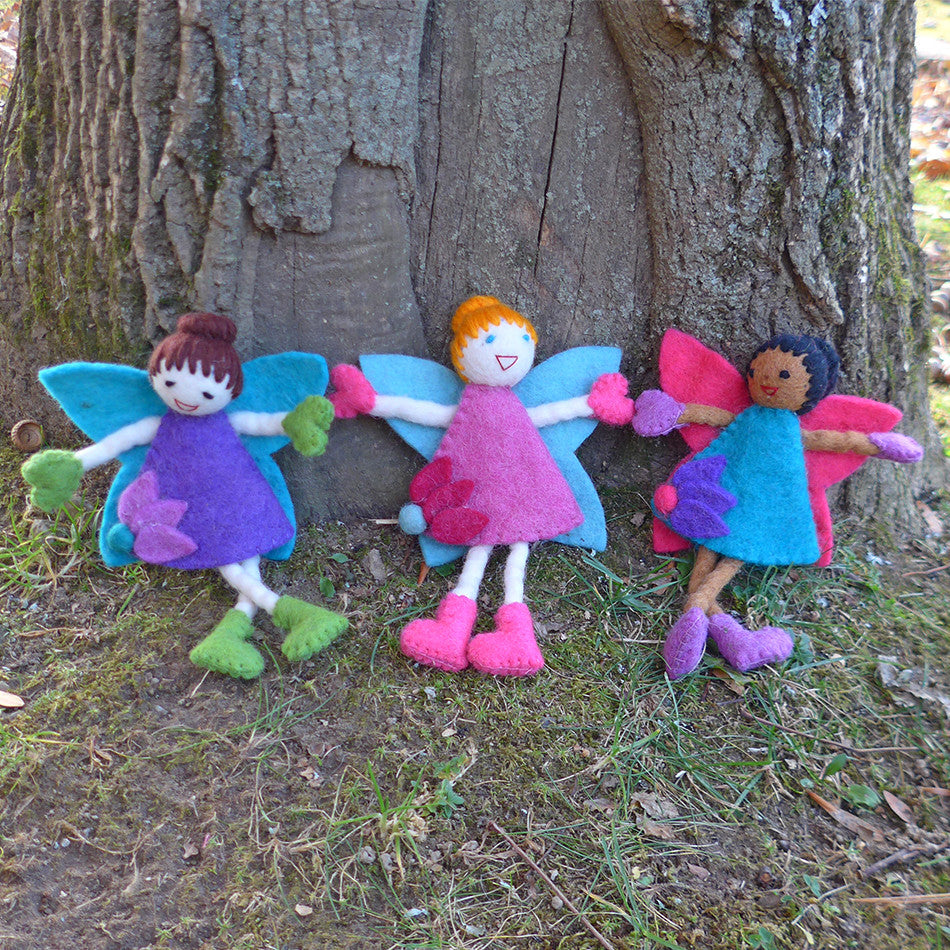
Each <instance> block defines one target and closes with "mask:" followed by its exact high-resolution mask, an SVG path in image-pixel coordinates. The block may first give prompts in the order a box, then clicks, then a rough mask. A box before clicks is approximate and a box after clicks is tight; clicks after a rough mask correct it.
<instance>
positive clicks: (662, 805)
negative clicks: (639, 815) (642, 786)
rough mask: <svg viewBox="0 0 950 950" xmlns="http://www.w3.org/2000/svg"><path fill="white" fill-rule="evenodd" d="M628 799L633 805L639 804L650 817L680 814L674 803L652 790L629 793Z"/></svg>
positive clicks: (668, 816) (667, 816)
mask: <svg viewBox="0 0 950 950" xmlns="http://www.w3.org/2000/svg"><path fill="white" fill-rule="evenodd" d="M630 801H631V802H632V803H633V804H634V805H639V806H640V807H641V808H642V809H643V810H644V811H645V812H646V813H647V815H649V816H650V817H651V818H679V815H680V812H679V809H678V808H677V807H676V805H674V804H673V803H672V802H671V801H667V800H666V799H665V798H660V797H659V795H654V794H653V793H652V792H642V793H641V794H639V795H631V796H630Z"/></svg>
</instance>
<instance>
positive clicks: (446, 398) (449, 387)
mask: <svg viewBox="0 0 950 950" xmlns="http://www.w3.org/2000/svg"><path fill="white" fill-rule="evenodd" d="M360 369H362V370H363V373H364V375H365V376H366V378H367V379H368V380H369V381H370V383H372V385H373V388H374V389H375V390H376V392H378V393H384V394H385V395H387V396H411V397H413V398H414V399H426V400H429V401H431V402H437V403H440V404H441V405H443V406H457V405H458V403H459V400H460V399H461V398H462V390H463V389H464V388H465V384H464V383H463V382H462V380H461V379H459V377H458V376H457V375H456V374H455V373H454V372H452V370H450V369H449V368H448V367H446V366H443V365H442V364H441V363H435V362H433V361H432V360H426V359H422V358H421V357H418V356H404V355H401V354H398V353H392V354H375V355H370V356H361V357H360ZM386 422H387V423H388V425H389V426H390V428H391V429H392V430H393V431H394V432H395V433H396V434H397V435H398V436H400V438H402V439H403V441H405V442H407V443H408V444H409V445H411V446H412V447H413V448H414V449H415V450H416V451H417V452H418V453H419V454H420V455H422V456H423V457H424V458H426V459H431V458H432V456H433V455H434V454H435V450H436V449H437V448H438V447H439V444H440V443H441V441H442V436H444V435H445V429H441V428H439V427H438V426H427V425H422V424H420V423H417V422H406V421H405V420H404V419H387V420H386ZM419 546H420V548H421V549H422V556H423V558H424V559H425V562H426V564H428V565H429V566H430V567H439V566H441V565H442V564H448V563H450V562H451V561H454V560H456V559H457V558H460V557H461V556H462V555H463V554H464V553H465V551H466V548H464V547H462V546H460V545H457V544H443V543H442V542H441V541H436V540H435V539H434V538H430V537H427V536H426V535H424V534H421V535H419Z"/></svg>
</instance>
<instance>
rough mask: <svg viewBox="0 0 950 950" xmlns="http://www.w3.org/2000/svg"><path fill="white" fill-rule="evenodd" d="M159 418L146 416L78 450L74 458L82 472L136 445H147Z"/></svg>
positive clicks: (156, 427)
mask: <svg viewBox="0 0 950 950" xmlns="http://www.w3.org/2000/svg"><path fill="white" fill-rule="evenodd" d="M161 421H162V417H161V416H146V417H145V418H144V419H139V421H138V422H133V423H131V425H127V426H123V427H122V428H121V429H116V431H115V432H113V433H112V434H111V435H107V436H106V437H105V438H104V439H102V440H101V441H100V442H94V443H93V444H92V445H87V446H86V447H85V448H84V449H80V450H79V451H78V452H77V453H76V458H78V459H79V461H80V462H81V463H82V470H83V471H84V472H88V471H89V469H91V468H95V467H96V466H97V465H104V464H105V463H106V462H111V461H112V460H113V459H114V458H117V457H118V456H120V455H121V454H122V453H123V452H128V450H129V449H134V448H135V446H137V445H147V444H148V443H149V442H151V441H152V439H154V438H155V433H156V432H158V427H159V425H160V424H161Z"/></svg>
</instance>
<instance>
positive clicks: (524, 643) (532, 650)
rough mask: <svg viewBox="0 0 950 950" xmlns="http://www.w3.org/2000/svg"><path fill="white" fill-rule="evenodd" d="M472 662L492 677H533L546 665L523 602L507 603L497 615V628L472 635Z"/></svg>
mask: <svg viewBox="0 0 950 950" xmlns="http://www.w3.org/2000/svg"><path fill="white" fill-rule="evenodd" d="M468 661H469V663H471V664H472V666H474V667H475V669H476V670H478V671H479V672H481V673H488V674H490V675H491V676H532V675H533V674H535V673H537V672H538V670H540V669H541V668H542V667H543V666H544V657H543V656H541V651H540V650H539V649H538V641H537V640H536V639H535V637H534V621H533V620H532V619H531V612H530V611H529V610H528V608H527V607H526V606H525V605H524V604H521V603H516V604H504V605H502V606H501V607H499V608H498V612H497V613H496V614H495V629H494V630H492V631H491V633H480V634H478V636H476V637H472V642H471V643H469V645H468Z"/></svg>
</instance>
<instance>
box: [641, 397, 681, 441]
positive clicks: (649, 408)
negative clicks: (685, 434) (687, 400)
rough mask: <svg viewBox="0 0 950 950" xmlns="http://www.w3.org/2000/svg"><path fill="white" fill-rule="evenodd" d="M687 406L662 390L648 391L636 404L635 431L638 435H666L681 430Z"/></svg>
mask: <svg viewBox="0 0 950 950" xmlns="http://www.w3.org/2000/svg"><path fill="white" fill-rule="evenodd" d="M685 408H686V406H685V405H684V404H683V403H681V402H679V401H678V400H676V399H674V398H673V397H672V396H668V395H667V394H666V393H665V392H663V390H662V389H647V390H646V391H645V392H642V393H640V395H639V396H637V399H636V402H635V403H634V410H635V411H634V416H633V431H634V432H636V433H637V435H666V433H667V432H672V431H673V430H674V429H677V428H679V418H680V416H681V415H682V414H683V410H684V409H685Z"/></svg>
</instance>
